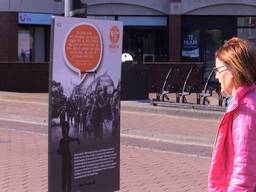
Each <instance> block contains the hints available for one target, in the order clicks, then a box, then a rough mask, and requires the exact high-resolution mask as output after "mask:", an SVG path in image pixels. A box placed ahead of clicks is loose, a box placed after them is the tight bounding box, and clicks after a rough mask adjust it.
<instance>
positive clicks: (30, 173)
mask: <svg viewBox="0 0 256 192" xmlns="http://www.w3.org/2000/svg"><path fill="white" fill-rule="evenodd" d="M24 100H25V99H24ZM45 101H46V100H43V101H40V102H39V103H38V102H35V101H31V100H30V101H26V103H27V104H28V106H27V108H24V107H22V106H24V103H22V102H20V100H13V101H10V98H8V102H7V99H6V100H5V99H2V100H1V97H0V104H1V105H0V106H2V107H1V113H0V114H1V118H2V120H1V122H0V151H1V155H0V162H1V164H0V191H1V192H30V191H31V192H41V191H42V192H46V191H47V185H48V181H47V179H48V175H47V174H48V172H47V171H48V165H47V161H48V149H47V143H48V136H47V126H46V124H45V122H47V121H46V120H45V118H46V116H47V115H45V114H42V113H45V111H47V104H46V103H45ZM8 103H9V104H8ZM3 106H4V107H3ZM31 108H35V109H36V110H34V111H33V110H32V111H31V112H24V111H26V109H27V110H29V109H31ZM14 109H15V111H16V112H14ZM8 111H9V112H8ZM8 113H9V114H11V115H8ZM33 113H34V114H35V116H33ZM39 114H42V116H41V117H39ZM121 115H122V116H121V117H122V118H121V119H122V121H121V126H122V136H123V137H122V139H121V140H122V142H121V190H120V191H121V192H128V191H129V192H137V191H138V192H141V191H144V192H150V191H152V192H155V191H160V192H161V191H170V192H172V191H173V192H183V191H184V192H185V191H194V192H201V191H202V192H203V191H207V174H208V168H209V162H210V155H209V154H210V152H209V150H211V149H210V148H211V147H209V146H210V145H211V143H212V139H213V138H214V135H215V132H216V127H215V126H217V122H218V121H217V120H215V121H213V120H211V121H210V120H204V121H200V123H198V122H199V121H198V120H196V119H190V118H187V117H179V118H177V117H171V116H170V117H168V116H161V115H156V114H148V113H137V112H125V111H122V114H121ZM29 116H30V117H31V119H29ZM12 118H13V119H12ZM23 119H25V120H23ZM15 120H17V121H18V123H15ZM136 135H137V136H138V138H137V140H136V139H134V138H133V136H136ZM150 135H151V136H153V137H152V138H153V140H152V141H151V140H148V139H147V138H149V137H150ZM127 136H128V141H127V140H126V139H124V138H126V137H127ZM142 136H146V137H145V138H144V137H142ZM200 137H201V140H198V139H197V138H200ZM202 138H203V139H202ZM129 139H130V141H129ZM144 139H145V142H142V141H143V140H144ZM157 139H159V140H157ZM168 139H170V142H168V141H167V140H168ZM197 141H198V143H196V142H197ZM172 142H175V143H176V145H174V144H173V143H172ZM183 142H184V143H183ZM191 142H192V143H193V142H194V144H195V146H199V147H200V145H205V146H208V148H200V149H194V148H193V147H194V145H191V149H192V151H191V150H190V151H189V152H188V151H186V150H185V149H190V148H188V147H187V146H188V143H190V144H191ZM141 143H143V144H141ZM152 143H153V144H154V145H153V144H152ZM190 144H189V145H190ZM158 146H160V147H158ZM182 148H184V150H181V149H182ZM193 150H195V152H193ZM200 150H204V151H205V150H207V153H203V152H201V151H200ZM197 152H198V153H197ZM197 154H199V155H197ZM200 154H203V155H200ZM204 154H205V155H204Z"/></svg>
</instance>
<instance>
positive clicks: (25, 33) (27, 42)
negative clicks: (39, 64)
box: [18, 29, 34, 62]
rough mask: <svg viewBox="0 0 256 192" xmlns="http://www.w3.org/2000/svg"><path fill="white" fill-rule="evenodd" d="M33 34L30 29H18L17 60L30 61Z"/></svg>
mask: <svg viewBox="0 0 256 192" xmlns="http://www.w3.org/2000/svg"><path fill="white" fill-rule="evenodd" d="M33 36H34V35H33V31H32V30H29V29H20V30H19V31H18V60H19V61H20V62H31V61H32V55H33V53H32V50H33Z"/></svg>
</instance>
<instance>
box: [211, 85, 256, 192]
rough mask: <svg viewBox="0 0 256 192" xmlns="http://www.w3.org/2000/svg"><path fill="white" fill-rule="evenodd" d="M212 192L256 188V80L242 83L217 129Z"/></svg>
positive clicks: (252, 189)
mask: <svg viewBox="0 0 256 192" xmlns="http://www.w3.org/2000/svg"><path fill="white" fill-rule="evenodd" d="M208 191H209V192H242V191H243V192H256V84H254V85H252V86H249V87H240V88H239V89H238V90H237V91H236V93H235V95H234V96H233V98H232V101H231V103H230V105H229V106H228V108H227V112H226V113H225V115H224V117H223V119H222V121H221V123H220V126H219V129H218V133H217V138H216V141H215V149H214V152H213V156H212V162H211V166H210V172H209V178H208Z"/></svg>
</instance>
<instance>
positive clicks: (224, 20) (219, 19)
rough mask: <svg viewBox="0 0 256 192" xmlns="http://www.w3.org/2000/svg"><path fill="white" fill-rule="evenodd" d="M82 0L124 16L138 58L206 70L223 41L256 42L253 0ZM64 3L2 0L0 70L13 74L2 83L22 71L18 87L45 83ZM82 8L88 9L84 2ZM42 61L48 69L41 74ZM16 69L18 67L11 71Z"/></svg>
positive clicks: (102, 12)
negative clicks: (53, 31) (54, 19)
mask: <svg viewBox="0 0 256 192" xmlns="http://www.w3.org/2000/svg"><path fill="white" fill-rule="evenodd" d="M80 1H81V3H82V4H83V3H86V4H87V6H86V12H87V17H89V18H96V19H111V20H120V21H123V24H124V36H123V52H126V53H129V54H131V55H132V56H133V59H134V64H147V63H157V64H161V63H168V62H203V63H204V65H205V74H206V76H207V73H208V72H209V70H210V69H211V68H212V66H213V64H214V52H215V50H216V49H217V48H218V47H219V46H220V45H221V44H222V43H223V42H224V41H226V40H227V39H229V38H231V37H233V36H239V37H242V38H245V39H248V40H250V41H251V42H253V43H254V42H255V43H256V1H254V0H232V1H230V0H158V1H154V0H147V1H139V0H130V1H128V2H124V1H121V0H108V1H106V0H80ZM64 3H65V2H64V1H63V0H45V1H39V0H37V1H35V0H23V1H12V0H3V1H1V2H0V22H1V26H3V27H1V29H0V34H1V36H2V37H4V38H1V40H0V41H1V43H0V64H1V66H0V72H2V73H3V74H5V79H9V82H7V81H6V82H7V83H3V85H1V84H0V89H6V86H7V85H8V83H9V84H10V82H12V83H11V85H12V84H13V85H15V82H16V81H18V80H17V75H18V76H19V79H23V81H24V84H23V85H21V86H20V88H19V86H18V87H17V86H13V88H15V89H16V88H18V90H19V91H22V90H24V91H26V90H27V89H26V86H27V85H29V84H30V85H29V86H27V88H28V90H29V89H30V88H31V89H32V90H33V89H34V87H35V86H36V87H38V88H39V87H40V86H44V85H45V84H46V83H45V81H46V80H45V77H42V76H43V75H44V76H45V75H46V73H48V71H47V70H48V68H47V67H48V62H49V54H50V53H49V47H50V23H51V16H52V15H63V14H64ZM79 11H80V12H81V13H83V12H85V10H84V9H83V8H81V9H79V10H78V12H79ZM43 67H45V69H44V70H45V71H44V73H43V74H40V70H41V71H42V69H43ZM15 69H18V71H17V70H16V71H17V73H15V74H11V73H14V72H10V71H15ZM28 70H30V72H29V73H30V75H28V74H27V73H26V72H27V71H28ZM20 71H23V73H22V75H23V76H22V77H20V75H21V73H20ZM35 71H37V73H39V76H38V75H35V77H36V78H38V77H42V79H44V80H43V81H44V82H43V81H42V82H38V84H37V83H36V82H37V81H40V80H39V79H37V81H35V80H34V79H33V74H34V73H35ZM40 75H42V76H40ZM5 84H7V85H5ZM16 84H17V83H16ZM24 86H25V87H24ZM7 87H8V86H7ZM10 87H12V86H9V88H10ZM44 89H45V88H44ZM35 90H37V89H35ZM38 91H40V89H38Z"/></svg>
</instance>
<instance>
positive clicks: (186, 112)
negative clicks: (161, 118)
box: [121, 100, 225, 119]
mask: <svg viewBox="0 0 256 192" xmlns="http://www.w3.org/2000/svg"><path fill="white" fill-rule="evenodd" d="M121 110H122V111H130V112H135V111H136V112H146V113H155V114H160V115H172V116H185V117H190V118H207V119H220V118H221V117H222V116H223V114H224V113H225V108H219V107H217V108H216V106H207V107H202V106H197V107H196V106H195V105H189V104H185V105H184V104H179V103H178V104H171V105H168V104H165V105H156V106H155V105H152V103H151V102H150V101H144V100H143V101H121Z"/></svg>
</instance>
